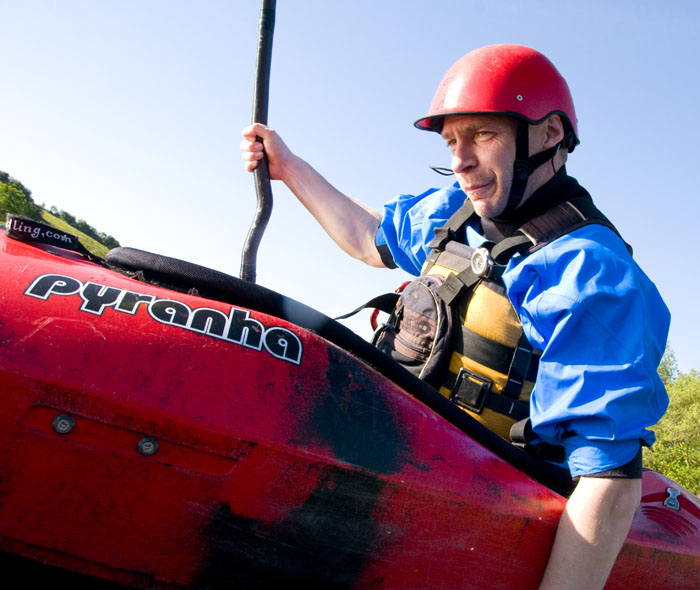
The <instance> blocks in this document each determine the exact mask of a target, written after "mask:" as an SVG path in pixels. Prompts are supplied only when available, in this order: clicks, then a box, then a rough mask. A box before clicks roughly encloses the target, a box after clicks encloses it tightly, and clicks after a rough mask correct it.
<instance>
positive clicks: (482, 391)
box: [450, 369, 493, 414]
mask: <svg viewBox="0 0 700 590" xmlns="http://www.w3.org/2000/svg"><path fill="white" fill-rule="evenodd" d="M492 385H493V382H492V381H491V380H490V379H486V378H485V377H482V376H481V375H477V374H476V373H472V372H471V371H469V370H467V369H460V371H459V374H458V375H457V381H456V382H455V386H454V387H453V388H452V394H451V395H450V399H451V400H452V401H453V402H454V403H455V404H457V405H458V406H461V407H463V408H466V409H467V410H470V411H472V412H474V413H476V414H481V411H482V410H483V409H484V404H485V403H486V400H487V398H488V397H489V395H490V393H491V386H492Z"/></svg>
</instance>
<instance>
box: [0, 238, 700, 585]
mask: <svg viewBox="0 0 700 590" xmlns="http://www.w3.org/2000/svg"><path fill="white" fill-rule="evenodd" d="M0 272H2V276H3V277H4V281H3V287H2V293H1V295H0V297H1V298H2V302H3V313H2V316H1V319H0V339H1V340H2V342H3V345H2V347H0V400H2V401H1V410H0V469H1V470H2V473H3V477H2V483H1V484H0V550H2V551H4V552H6V553H7V554H8V555H14V556H21V557H22V558H31V559H33V560H37V561H39V562H41V563H44V564H48V565H52V566H57V567H60V568H63V569H66V570H69V571H72V572H78V573H80V574H85V575H88V576H91V577H94V578H100V579H105V580H110V581H112V582H115V583H118V584H124V585H133V586H138V587H147V588H160V587H162V588H177V587H195V588H223V587H226V588H230V587H231V586H232V584H233V585H234V587H240V588H271V587H278V586H280V585H282V584H285V585H290V584H291V585H292V587H296V586H299V587H301V586H304V587H306V588H330V587H332V588H370V587H378V588H403V589H409V588H416V589H418V588H444V589H449V588H458V587H459V588H463V587H470V588H494V587H496V588H499V589H507V588H513V589H515V588H523V587H536V586H537V584H538V582H539V580H540V578H541V575H542V572H543V571H544V567H545V565H546V562H547V558H548V555H549V551H550V549H551V545H552V542H553V538H554V533H555V530H556V526H557V522H558V520H559V517H560V515H561V511H562V509H563V507H564V505H565V502H566V498H565V497H564V496H563V495H561V494H559V493H557V492H555V491H554V490H553V489H551V488H550V487H548V486H547V485H544V484H543V483H542V482H541V481H537V479H533V477H530V476H529V475H527V474H525V473H523V471H522V470H520V469H518V468H516V467H515V466H514V465H512V464H511V463H510V462H508V461H506V460H504V459H503V457H501V456H499V454H498V453H496V452H494V450H493V449H491V448H488V447H487V446H484V444H481V443H479V442H477V441H476V440H474V438H472V437H470V436H468V435H466V434H465V432H464V429H463V428H459V427H457V426H456V425H455V424H453V423H452V422H451V421H450V420H448V419H446V418H445V417H444V416H442V415H440V414H439V413H436V412H435V411H434V409H433V408H432V407H429V405H430V404H428V405H426V403H424V401H421V400H419V399H416V397H414V396H413V395H411V394H409V393H408V392H407V391H406V388H403V387H401V386H399V385H397V384H396V383H394V382H392V381H391V380H389V379H387V378H386V377H385V376H384V375H383V374H381V373H380V372H379V371H378V370H377V369H376V368H374V367H373V366H371V365H370V364H369V363H367V362H365V361H363V360H361V359H359V358H358V357H357V356H356V355H355V354H352V353H349V352H348V351H347V350H344V349H343V348H341V347H340V346H338V345H337V344H335V343H333V342H331V341H329V340H327V339H326V338H324V337H322V336H320V335H319V332H322V330H320V328H319V329H318V330H317V329H315V327H314V325H313V320H314V318H315V317H316V316H314V317H312V320H311V322H310V325H305V326H304V327H302V326H300V325H298V324H295V323H293V322H290V321H288V320H287V319H285V318H283V317H280V316H278V315H271V314H270V313H266V312H265V311H260V310H259V309H255V306H248V307H246V306H244V305H240V306H239V305H235V304H231V303H230V302H229V303H224V302H221V301H216V300H213V299H210V298H204V297H201V296H197V295H191V294H187V293H181V292H176V291H173V290H171V289H168V288H165V287H162V286H154V285H151V284H146V283H143V282H139V281H136V280H134V279H132V278H129V277H127V276H124V275H123V274H120V273H117V272H114V271H112V270H108V269H105V268H103V267H102V266H99V265H96V264H93V263H88V262H84V261H83V260H82V259H80V258H79V257H77V256H75V255H73V254H70V253H66V252H62V251H59V250H57V249H54V250H51V249H47V248H38V247H36V246H32V245H28V244H24V243H21V242H16V241H12V240H8V239H7V238H4V237H3V238H2V241H0ZM260 293H261V297H262V296H263V295H264V293H262V291H261V292H260ZM438 397H439V396H438ZM435 403H436V404H439V403H440V402H437V401H436V402H435ZM668 488H671V489H672V490H674V491H673V492H669V491H668ZM675 490H677V491H675ZM643 494H644V498H643V502H642V505H641V506H640V509H639V510H638V512H637V515H636V516H635V521H634V523H633V527H632V530H631V531H630V535H629V538H628V541H627V543H626V545H625V547H624V548H623V551H622V553H621V555H620V558H619V559H618V562H617V564H616V566H615V570H614V571H613V575H612V576H611V578H610V581H609V583H608V585H607V586H606V587H607V588H628V587H630V580H631V579H633V580H635V588H639V589H642V588H647V589H649V590H652V589H656V588H659V589H661V588H668V587H674V588H676V589H685V588H687V589H690V588H693V589H696V588H697V587H700V574H698V572H699V571H700V505H698V503H697V499H696V498H694V497H693V496H692V495H690V494H688V493H686V492H685V491H683V490H681V489H680V488H678V486H677V485H676V484H674V483H673V482H671V481H670V480H667V479H665V478H663V477H662V476H660V475H658V474H656V473H653V472H645V474H644V493H643ZM669 498H673V501H675V502H676V503H677V504H678V506H677V508H676V507H669V505H668V501H669ZM665 503H666V505H665ZM88 579H89V578H88ZM670 581H672V582H673V583H672V585H669V584H670Z"/></svg>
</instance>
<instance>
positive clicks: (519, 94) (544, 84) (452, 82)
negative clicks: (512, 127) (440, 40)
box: [415, 44, 578, 140]
mask: <svg viewBox="0 0 700 590" xmlns="http://www.w3.org/2000/svg"><path fill="white" fill-rule="evenodd" d="M477 113H479V114H481V113H493V114H503V115H514V116H518V117H522V118H524V119H525V120H527V121H528V122H529V123H539V122H541V121H543V120H544V119H546V118H547V117H548V116H549V115H551V114H553V113H558V114H560V115H563V116H564V118H565V119H566V120H565V121H564V123H565V125H566V123H568V124H569V125H570V126H571V129H572V130H573V132H574V134H575V135H576V139H577V140H578V126H577V122H576V112H575V111H574V102H573V100H572V98H571V92H570V91H569V87H568V85H567V84H566V80H564V78H563V77H562V76H561V74H560V73H559V72H558V71H557V69H556V68H555V67H554V64H552V62H551V61H549V60H548V59H547V58H546V57H545V56H544V55H542V54H541V53H540V52H539V51H535V50H534V49H531V48H530V47H524V46H522V45H509V44H507V45H489V46H487V47H482V48H480V49H476V50H474V51H471V52H470V53H467V54H466V55H465V56H464V57H462V58H461V59H459V60H458V61H457V62H456V63H455V64H454V65H453V66H452V67H451V68H450V69H449V70H448V72H447V74H445V77H444V78H443V79H442V82H440V86H439V87H438V89H437V92H436V93H435V97H434V98H433V102H432V104H431V105H430V111H429V113H428V115H426V116H425V117H422V118H420V119H418V120H417V121H416V122H415V125H416V127H418V128H419V129H427V130H432V131H435V130H439V128H440V127H441V123H440V121H439V120H437V121H436V120H435V119H436V118H438V117H440V118H442V117H444V116H447V115H468V114H477Z"/></svg>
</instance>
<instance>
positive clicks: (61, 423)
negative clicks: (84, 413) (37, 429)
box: [51, 414, 75, 434]
mask: <svg viewBox="0 0 700 590" xmlns="http://www.w3.org/2000/svg"><path fill="white" fill-rule="evenodd" d="M51 425H52V426H53V429H54V430H55V431H56V432H58V434H68V433H69V432H70V431H71V430H73V428H75V420H73V418H71V417H70V416H69V415H68V414H59V415H58V416H56V417H55V418H54V419H53V422H52V423H51Z"/></svg>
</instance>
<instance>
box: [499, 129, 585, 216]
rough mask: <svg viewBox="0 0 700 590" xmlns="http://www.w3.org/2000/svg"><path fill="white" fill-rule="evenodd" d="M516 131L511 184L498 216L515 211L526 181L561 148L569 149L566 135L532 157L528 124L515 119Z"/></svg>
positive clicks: (523, 192)
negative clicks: (506, 199) (506, 200)
mask: <svg viewBox="0 0 700 590" xmlns="http://www.w3.org/2000/svg"><path fill="white" fill-rule="evenodd" d="M516 122H517V125H518V127H517V130H516V134H515V162H513V182H512V184H511V186H510V194H509V195H508V202H507V203H506V208H505V210H504V211H503V213H501V214H500V215H504V214H507V213H510V212H511V211H513V210H515V209H516V208H517V207H518V205H519V204H520V201H522V199H523V195H524V194H525V187H526V186H527V179H528V178H530V176H531V175H532V173H533V172H534V171H535V170H537V169H538V168H539V167H540V166H542V164H544V163H545V162H549V161H550V160H551V159H552V158H554V156H555V155H556V154H557V152H558V151H559V150H560V149H561V148H562V147H563V148H565V149H569V143H570V141H571V140H570V137H569V136H570V134H568V133H567V134H566V135H565V136H564V139H562V140H561V141H560V142H559V143H557V144H556V145H555V146H552V147H551V148H547V149H546V150H543V151H541V152H538V153H537V154H534V155H532V156H530V155H529V152H530V136H529V124H528V123H527V121H525V120H524V119H520V118H519V117H518V118H516Z"/></svg>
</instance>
